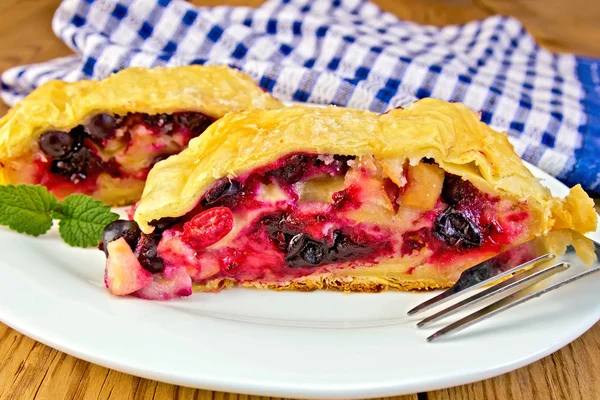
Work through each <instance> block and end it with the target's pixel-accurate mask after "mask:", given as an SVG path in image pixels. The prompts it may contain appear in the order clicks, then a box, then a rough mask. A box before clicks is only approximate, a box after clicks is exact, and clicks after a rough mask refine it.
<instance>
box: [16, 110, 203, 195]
mask: <svg viewBox="0 0 600 400" xmlns="http://www.w3.org/2000/svg"><path fill="white" fill-rule="evenodd" d="M213 121H214V120H213V118H211V117H208V116H206V115H204V114H202V113H199V112H177V113H174V114H158V115H148V114H142V113H129V114H127V115H124V116H118V115H111V114H105V113H102V114H97V115H95V116H93V117H91V118H90V119H89V120H88V121H87V122H86V123H85V124H82V125H78V126H76V127H75V128H73V129H72V130H71V131H70V132H62V131H49V132H45V133H43V134H42V135H41V136H40V138H39V140H38V142H37V146H36V147H37V149H39V150H35V151H34V155H33V158H32V159H27V160H20V162H19V161H16V162H15V163H14V164H13V165H9V168H8V173H9V174H11V175H14V177H13V179H12V180H15V181H19V182H24V183H33V184H42V185H45V186H47V187H48V188H49V189H50V190H51V191H52V192H54V193H55V194H56V195H57V196H58V197H60V198H62V197H65V196H67V195H69V194H71V193H74V192H75V193H84V194H88V195H94V196H96V197H98V198H99V199H101V200H104V201H106V202H108V203H111V204H115V201H114V199H117V200H118V199H119V197H124V198H127V199H128V201H127V202H130V201H135V199H136V198H138V197H139V195H140V194H141V190H142V188H143V184H144V181H145V179H146V177H147V175H148V172H149V171H150V169H151V168H152V166H153V165H154V164H156V163H157V162H159V161H161V160H163V159H165V158H167V157H168V156H170V155H173V154H177V153H179V152H181V151H182V150H183V149H184V148H185V147H187V145H188V142H189V141H190V140H191V139H192V138H194V137H196V136H199V135H200V134H202V132H204V130H205V129H206V128H207V127H208V126H209V125H210V124H211V123H212V122H213ZM117 202H118V201H117Z"/></svg>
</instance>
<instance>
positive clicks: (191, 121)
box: [175, 112, 214, 136]
mask: <svg viewBox="0 0 600 400" xmlns="http://www.w3.org/2000/svg"><path fill="white" fill-rule="evenodd" d="M175 121H177V123H178V124H179V126H181V127H183V128H187V129H189V130H190V132H192V134H193V135H194V136H198V135H200V134H201V133H202V132H204V131H205V130H206V128H208V127H209V126H210V125H211V124H212V123H213V121H214V120H213V119H212V118H210V117H209V116H207V115H204V114H202V113H196V112H184V113H179V114H177V115H175Z"/></svg>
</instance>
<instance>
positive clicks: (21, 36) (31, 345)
mask: <svg viewBox="0 0 600 400" xmlns="http://www.w3.org/2000/svg"><path fill="white" fill-rule="evenodd" d="M375 2H376V3H377V4H379V5H380V6H381V7H382V8H383V9H385V10H386V11H389V12H392V13H394V14H396V15H398V16H399V17H400V18H403V19H407V20H411V21H414V22H418V23H424V24H433V25H438V26H443V25H447V24H459V23H465V22H468V21H472V20H476V19H481V18H485V17H486V16H489V15H492V14H504V15H510V16H514V17H516V18H518V19H519V20H521V21H522V22H523V23H524V24H525V26H526V27H527V29H528V30H530V31H531V32H532V33H533V34H534V36H536V38H537V40H538V41H539V42H540V43H541V44H542V45H543V46H546V47H547V48H549V49H551V50H554V51H568V52H574V53H578V54H582V55H589V56H596V57H600V25H598V20H600V2H589V1H586V0H550V1H548V0H516V1H503V0H479V1H466V0H448V1H442V0H422V1H414V0H375ZM59 3H60V0H2V1H1V2H0V72H2V71H4V70H6V69H7V68H10V67H12V66H15V65H22V64H29V63H36V62H41V61H45V60H48V59H51V58H56V57H61V56H65V55H68V54H70V53H71V51H70V50H69V49H68V48H67V47H66V46H65V45H64V44H63V43H62V42H61V41H60V40H58V39H57V38H56V37H55V36H54V34H53V33H52V29H51V20H52V15H53V13H54V11H55V9H56V7H57V6H58V4H59ZM193 3H196V4H200V5H208V6H210V5H221V4H223V3H225V4H230V5H249V6H257V5H259V4H261V3H262V1H261V0H226V1H225V2H223V1H220V0H196V1H193ZM6 110H7V107H6V106H5V105H2V104H0V115H2V114H4V112H5V111H6ZM597 204H599V203H597ZM599 209H600V208H599ZM482 356H485V355H482ZM399 362H402V361H399ZM432 362H435V360H432ZM598 371H600V324H596V325H595V326H594V327H593V328H592V329H591V330H589V331H588V332H587V333H585V334H584V335H583V336H582V337H581V338H579V339H577V340H576V341H574V342H573V343H571V344H570V345H568V346H566V347H564V348H563V349H561V350H560V351H558V352H556V353H554V354H552V355H550V356H548V357H546V358H544V359H542V360H540V361H538V362H536V363H534V364H532V365H530V366H527V367H524V368H521V369H518V370H516V371H513V372H511V373H508V374H504V375H502V376H499V377H496V378H493V379H488V380H485V381H482V382H477V383H473V384H470V385H463V386H459V387H455V388H449V389H444V390H438V391H434V392H430V393H421V394H419V395H418V396H417V395H416V394H415V395H410V396H402V397H393V398H391V399H396V400H400V399H402V400H409V399H410V400H417V399H426V398H428V399H432V400H433V399H435V400H446V399H463V400H508V399H515V400H520V399H533V398H536V399H557V400H559V399H561V400H562V399H599V398H600V379H598V378H597V372H598ZM29 399H36V400H40V399H41V400H63V399H65V400H71V399H84V400H121V399H136V400H137V399H144V400H166V399H168V400H171V399H177V400H184V399H185V400H192V399H194V400H209V399H210V400H217V399H218V400H234V399H235V400H237V399H240V400H242V399H244V400H246V399H248V400H250V399H265V398H264V397H257V396H246V395H237V394H231V393H221V392H212V391H206V390H195V389H190V388H184V387H179V386H174V385H169V384H165V383H160V382H156V381H151V380H147V379H142V378H137V377H134V376H131V375H128V374H123V373H120V372H117V371H113V370H109V369H106V368H103V367H100V366H97V365H93V364H90V363H87V362H85V361H82V360H79V359H77V358H74V357H71V356H69V355H67V354H64V353H61V352H59V351H57V350H54V349H51V348H50V347H47V346H45V345H43V344H41V343H38V342H36V341H34V340H33V339H30V338H28V337H26V336H24V335H22V334H20V333H18V332H16V331H14V330H12V329H10V328H9V327H7V326H6V325H3V324H1V323H0V400H29Z"/></svg>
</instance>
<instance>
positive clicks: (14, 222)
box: [0, 185, 119, 247]
mask: <svg viewBox="0 0 600 400" xmlns="http://www.w3.org/2000/svg"><path fill="white" fill-rule="evenodd" d="M118 218H119V215H118V214H115V213H113V212H111V211H110V207H109V206H106V205H104V204H102V202H100V201H98V200H95V199H94V198H92V197H89V196H86V195H83V194H72V195H70V196H68V197H67V198H66V199H65V200H64V201H62V202H59V201H58V200H57V199H56V197H55V196H54V195H53V194H52V193H50V192H49V191H48V189H46V188H45V187H44V186H41V185H17V186H14V185H7V186H1V185H0V225H4V226H8V227H9V228H10V229H12V230H14V231H16V232H19V233H25V234H27V235H31V236H40V235H43V234H44V233H46V232H48V230H50V228H51V227H52V222H53V220H55V219H57V220H59V223H58V232H59V233H60V236H61V237H62V239H63V240H64V241H65V242H66V243H67V244H68V245H70V246H73V247H92V246H97V245H98V243H100V241H101V240H102V231H103V230H104V227H105V226H106V225H108V224H110V223H111V222H113V221H115V220H117V219H118Z"/></svg>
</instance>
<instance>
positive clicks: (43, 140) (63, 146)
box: [39, 131, 75, 159]
mask: <svg viewBox="0 0 600 400" xmlns="http://www.w3.org/2000/svg"><path fill="white" fill-rule="evenodd" d="M39 144H40V148H41V149H42V151H43V152H44V153H46V154H47V155H49V156H50V157H52V158H56V159H60V158H62V157H64V156H66V155H67V154H69V153H70V152H71V150H72V149H73V146H74V145H75V138H74V137H73V136H71V135H69V134H68V133H66V132H60V131H50V132H46V133H44V134H43V135H42V136H40V139H39Z"/></svg>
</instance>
